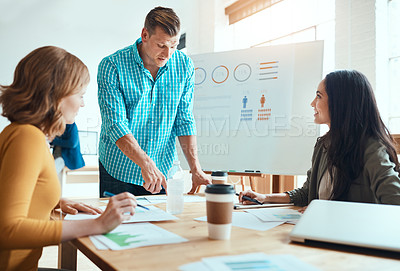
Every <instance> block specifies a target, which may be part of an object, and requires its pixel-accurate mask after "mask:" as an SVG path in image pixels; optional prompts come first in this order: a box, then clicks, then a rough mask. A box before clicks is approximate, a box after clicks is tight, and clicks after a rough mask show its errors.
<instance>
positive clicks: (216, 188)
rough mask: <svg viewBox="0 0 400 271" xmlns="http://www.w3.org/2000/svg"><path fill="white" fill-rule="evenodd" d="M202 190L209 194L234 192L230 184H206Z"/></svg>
mask: <svg viewBox="0 0 400 271" xmlns="http://www.w3.org/2000/svg"><path fill="white" fill-rule="evenodd" d="M204 192H206V193H209V194H234V193H235V189H234V188H233V185H231V184H208V185H207V186H206V190H205V191H204Z"/></svg>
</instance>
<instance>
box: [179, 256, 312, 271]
mask: <svg viewBox="0 0 400 271" xmlns="http://www.w3.org/2000/svg"><path fill="white" fill-rule="evenodd" d="M201 263H203V266H201V265H199V263H198V262H197V263H193V264H186V265H182V266H181V267H179V270H182V271H189V270H190V269H189V268H190V267H192V268H193V267H198V268H200V266H201V267H202V268H203V270H204V271H207V270H209V271H233V270H235V271H240V270H241V271H249V270H279V271H317V270H318V269H317V268H315V267H314V266H312V265H309V264H307V263H305V262H302V261H301V260H299V259H298V258H296V257H295V256H293V255H266V254H264V253H249V254H241V255H230V256H218V257H209V258H203V259H202V262H201ZM192 270H200V269H195V268H193V269H192Z"/></svg>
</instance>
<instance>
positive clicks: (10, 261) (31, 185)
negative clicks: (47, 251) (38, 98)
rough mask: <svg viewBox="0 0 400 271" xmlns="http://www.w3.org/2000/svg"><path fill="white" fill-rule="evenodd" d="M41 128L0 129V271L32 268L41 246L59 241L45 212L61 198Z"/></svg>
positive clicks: (57, 223)
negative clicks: (0, 130)
mask: <svg viewBox="0 0 400 271" xmlns="http://www.w3.org/2000/svg"><path fill="white" fill-rule="evenodd" d="M60 193H61V190H60V184H59V182H58V178H57V173H56V170H55V166H54V160H53V157H52V155H51V153H50V150H49V148H48V145H47V142H46V137H45V135H44V134H43V132H42V131H41V130H40V129H38V128H36V127H35V126H32V125H27V124H17V123H12V124H10V125H9V126H7V127H6V128H5V129H4V130H3V131H2V132H1V134H0V270H36V269H37V265H38V261H39V258H40V256H41V254H42V248H43V247H44V246H47V245H55V244H58V243H60V242H61V231H62V223H61V221H51V220H50V214H51V211H52V209H53V208H54V207H55V206H56V205H57V203H58V202H59V199H60Z"/></svg>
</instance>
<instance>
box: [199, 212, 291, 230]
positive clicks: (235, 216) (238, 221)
mask: <svg viewBox="0 0 400 271" xmlns="http://www.w3.org/2000/svg"><path fill="white" fill-rule="evenodd" d="M195 220H198V221H207V217H206V216H203V217H198V218H195ZM283 223H284V222H264V221H262V220H260V219H258V218H257V217H256V216H254V215H252V214H248V213H245V212H233V213H232V226H235V227H240V228H245V229H249V230H256V231H266V230H269V229H272V228H275V227H276V226H279V225H281V224H283Z"/></svg>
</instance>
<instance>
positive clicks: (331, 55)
mask: <svg viewBox="0 0 400 271" xmlns="http://www.w3.org/2000/svg"><path fill="white" fill-rule="evenodd" d="M229 27H230V28H232V30H233V31H232V34H233V37H234V38H233V41H234V47H235V49H243V48H249V47H254V46H266V45H277V44H284V43H296V42H306V41H314V40H324V68H323V70H324V72H323V73H324V74H325V73H327V72H330V71H332V70H333V69H334V67H335V1H334V0H301V1H299V0H284V1H280V2H277V3H276V4H274V5H272V6H270V7H268V8H266V9H264V10H262V11H260V12H257V13H255V14H253V15H251V16H249V17H247V18H245V19H243V20H240V21H238V22H236V23H234V24H232V25H230V26H229Z"/></svg>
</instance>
